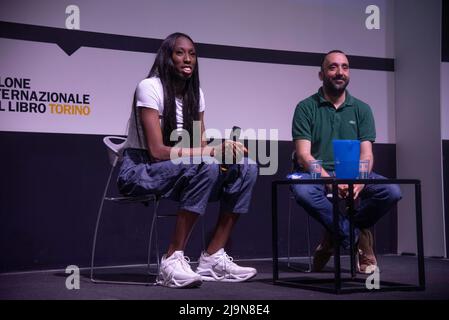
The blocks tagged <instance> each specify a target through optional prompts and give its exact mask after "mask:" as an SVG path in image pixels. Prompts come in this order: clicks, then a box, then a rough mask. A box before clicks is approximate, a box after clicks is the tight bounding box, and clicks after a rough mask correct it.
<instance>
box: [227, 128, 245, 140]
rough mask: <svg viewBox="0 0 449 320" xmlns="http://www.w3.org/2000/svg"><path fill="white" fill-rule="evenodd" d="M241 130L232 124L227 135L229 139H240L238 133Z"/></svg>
mask: <svg viewBox="0 0 449 320" xmlns="http://www.w3.org/2000/svg"><path fill="white" fill-rule="evenodd" d="M241 132H242V128H240V127H237V126H233V127H232V130H231V134H230V135H229V140H232V141H237V140H239V139H240V133H241Z"/></svg>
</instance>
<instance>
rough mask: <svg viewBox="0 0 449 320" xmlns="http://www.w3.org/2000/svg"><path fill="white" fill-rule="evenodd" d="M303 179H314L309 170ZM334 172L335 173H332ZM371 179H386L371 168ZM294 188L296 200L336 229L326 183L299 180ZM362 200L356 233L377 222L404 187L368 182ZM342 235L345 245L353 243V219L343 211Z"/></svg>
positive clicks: (357, 210)
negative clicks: (350, 222) (350, 230)
mask: <svg viewBox="0 0 449 320" xmlns="http://www.w3.org/2000/svg"><path fill="white" fill-rule="evenodd" d="M299 174H300V175H301V179H311V176H310V174H309V173H308V172H299ZM330 174H331V175H332V176H333V175H334V174H333V173H330ZM368 178H369V179H385V177H383V176H381V175H379V174H376V173H374V172H371V173H370V174H369V177H368ZM290 188H291V191H292V192H293V195H294V197H295V200H296V202H297V203H298V204H299V205H300V206H302V207H303V208H304V210H306V212H307V213H308V214H310V215H311V216H312V217H313V218H315V219H316V220H317V221H318V222H320V223H321V224H322V225H323V226H324V227H325V228H326V230H327V231H329V232H331V233H333V206H332V202H331V201H329V200H328V198H327V197H326V193H327V192H326V186H325V185H320V184H310V185H308V184H295V185H291V187H290ZM359 197H360V200H361V201H360V204H359V205H358V206H357V207H356V208H355V215H354V220H353V221H354V226H355V232H356V235H357V234H358V230H359V229H366V228H369V227H371V226H373V225H374V224H375V223H376V222H377V221H378V220H379V219H380V218H381V217H382V216H384V215H385V214H386V213H387V212H388V211H389V210H390V209H391V208H392V207H393V206H394V205H395V204H396V203H397V202H398V201H399V200H400V199H401V198H402V195H401V190H400V189H399V186H398V185H396V184H368V185H365V187H364V188H363V190H362V191H361V193H360V195H359ZM339 221H340V229H339V236H340V239H341V244H342V246H343V247H344V248H348V247H349V220H348V219H347V217H346V216H345V215H344V214H343V212H340V219H339Z"/></svg>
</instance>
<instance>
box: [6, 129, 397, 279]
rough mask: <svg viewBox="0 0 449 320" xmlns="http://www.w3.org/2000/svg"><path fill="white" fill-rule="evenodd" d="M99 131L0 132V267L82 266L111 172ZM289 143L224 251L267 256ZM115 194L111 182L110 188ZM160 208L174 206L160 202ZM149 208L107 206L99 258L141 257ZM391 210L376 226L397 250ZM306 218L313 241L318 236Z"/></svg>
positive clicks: (300, 238)
mask: <svg viewBox="0 0 449 320" xmlns="http://www.w3.org/2000/svg"><path fill="white" fill-rule="evenodd" d="M102 138H103V136H99V135H69V134H39V133H18V132H2V133H0V149H1V150H4V152H3V153H2V157H0V168H2V169H1V170H2V179H1V182H0V221H2V223H1V224H0V252H1V253H2V254H1V255H0V257H1V258H0V272H5V271H17V270H29V269H41V268H60V267H66V266H67V265H70V264H75V265H78V266H87V265H89V262H90V252H91V245H92V238H93V232H94V226H95V219H96V215H97V211H98V207H99V204H100V199H101V197H102V192H103V189H104V185H105V183H106V178H107V175H108V170H109V162H108V158H107V153H106V150H105V148H104V146H103V142H102ZM292 150H293V144H292V143H291V142H286V141H280V144H279V163H280V164H279V170H278V173H277V174H276V175H275V176H259V179H258V181H257V184H256V187H255V190H254V196H253V200H252V207H251V211H250V212H249V213H248V214H247V215H244V216H242V217H241V218H240V220H239V223H238V224H237V226H236V228H235V230H234V232H233V235H232V237H231V240H230V242H229V245H228V250H229V251H230V253H231V254H232V255H234V256H235V257H236V258H243V257H244V258H270V257H271V211H270V210H271V199H270V190H271V181H273V180H274V179H279V178H284V177H285V176H286V174H288V172H289V170H290V161H289V159H290V154H291V151H292ZM374 152H375V156H376V162H375V170H376V171H377V172H379V173H380V174H383V175H385V176H387V177H395V175H396V170H395V163H396V159H395V146H394V145H393V144H375V145H374ZM111 191H112V192H116V188H115V183H114V184H113V187H112V189H111ZM288 201H290V193H289V190H288V188H285V189H283V191H282V192H281V193H280V197H279V214H280V223H279V235H280V255H281V256H286V254H287V221H288V220H287V213H288ZM293 208H294V214H293V219H292V224H293V230H294V237H293V241H292V244H293V246H292V255H293V256H303V255H306V253H307V248H306V238H305V234H306V229H305V221H306V220H305V219H306V216H305V212H304V211H303V210H302V209H300V208H299V207H298V206H297V205H296V204H293ZM161 210H163V211H164V212H165V211H167V212H174V211H175V210H176V204H175V203H173V202H170V201H164V202H163V203H162V205H161ZM151 213H152V210H151V208H147V207H144V206H143V205H140V204H138V205H116V204H108V203H106V205H105V214H104V220H103V224H102V227H101V230H100V232H101V233H100V239H99V243H98V252H99V253H98V263H99V264H105V265H114V264H128V263H145V257H146V250H147V247H146V244H147V240H148V231H149V224H150V219H151ZM217 215H218V203H211V204H210V205H209V208H208V211H207V214H206V215H205V217H204V221H205V226H206V235H207V236H210V233H211V232H212V230H213V226H214V224H215V221H216V218H217ZM173 226H174V219H172V218H168V219H165V220H161V224H160V230H161V232H160V234H161V240H160V244H161V250H165V249H166V245H167V244H168V241H169V238H168V237H169V234H171V231H172V230H173ZM396 227H397V225H396V214H395V213H394V212H393V213H392V214H390V215H388V216H386V217H384V218H383V219H382V220H381V221H380V222H379V224H378V225H377V226H376V229H375V234H376V245H377V250H378V252H379V253H394V252H395V251H396ZM321 232H322V230H321V227H320V226H319V225H318V224H317V223H316V222H313V223H312V244H313V246H315V245H316V243H317V241H318V240H319V238H320V237H321ZM200 235H201V233H200V229H199V228H198V227H196V228H195V230H194V232H193V234H192V238H191V241H190V243H189V245H188V248H187V251H186V254H188V255H190V256H191V257H192V259H196V258H197V257H198V255H199V254H200V251H201V236H200Z"/></svg>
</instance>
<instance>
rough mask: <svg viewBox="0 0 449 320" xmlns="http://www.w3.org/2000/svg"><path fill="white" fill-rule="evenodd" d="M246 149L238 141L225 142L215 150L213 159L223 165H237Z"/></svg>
mask: <svg viewBox="0 0 449 320" xmlns="http://www.w3.org/2000/svg"><path fill="white" fill-rule="evenodd" d="M245 153H248V149H246V148H245V146H244V145H243V144H242V143H241V142H238V141H232V140H225V141H224V142H223V143H222V144H221V145H219V146H218V147H216V148H215V153H214V157H215V158H216V159H217V160H218V161H220V162H221V163H223V164H233V163H239V162H240V161H241V160H242V158H243V156H244V155H245Z"/></svg>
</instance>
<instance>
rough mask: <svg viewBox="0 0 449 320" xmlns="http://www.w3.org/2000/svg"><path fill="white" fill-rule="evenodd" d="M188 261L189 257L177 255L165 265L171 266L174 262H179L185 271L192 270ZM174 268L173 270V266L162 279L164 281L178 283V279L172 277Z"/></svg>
mask: <svg viewBox="0 0 449 320" xmlns="http://www.w3.org/2000/svg"><path fill="white" fill-rule="evenodd" d="M189 262H190V258H189V257H188V256H180V257H178V256H177V257H176V259H173V260H172V261H170V262H169V263H168V265H167V266H170V267H171V266H173V265H174V264H176V263H181V266H182V268H183V269H184V270H185V271H192V269H191V268H190V265H189ZM174 270H175V268H173V269H172V270H171V272H169V274H168V277H167V278H166V279H164V282H165V283H170V282H174V283H175V284H179V283H178V281H176V279H175V278H174Z"/></svg>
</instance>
